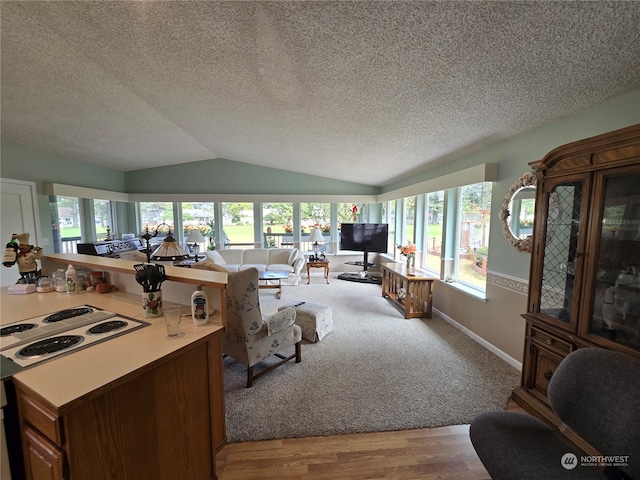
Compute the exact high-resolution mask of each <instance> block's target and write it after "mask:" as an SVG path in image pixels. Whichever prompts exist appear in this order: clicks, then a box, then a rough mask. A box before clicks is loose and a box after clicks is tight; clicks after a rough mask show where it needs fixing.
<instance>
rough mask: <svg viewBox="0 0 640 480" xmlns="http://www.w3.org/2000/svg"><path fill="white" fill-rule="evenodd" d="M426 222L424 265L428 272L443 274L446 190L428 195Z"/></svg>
mask: <svg viewBox="0 0 640 480" xmlns="http://www.w3.org/2000/svg"><path fill="white" fill-rule="evenodd" d="M425 207H426V215H425V221H426V222H427V224H426V226H425V238H424V242H425V245H424V246H423V249H422V250H423V251H424V252H425V255H424V259H423V264H424V267H425V268H426V269H427V270H430V271H433V272H437V274H438V276H440V274H441V269H442V263H441V261H440V256H441V253H442V224H443V212H444V190H440V191H438V192H431V193H429V194H428V195H427V201H426V206H425Z"/></svg>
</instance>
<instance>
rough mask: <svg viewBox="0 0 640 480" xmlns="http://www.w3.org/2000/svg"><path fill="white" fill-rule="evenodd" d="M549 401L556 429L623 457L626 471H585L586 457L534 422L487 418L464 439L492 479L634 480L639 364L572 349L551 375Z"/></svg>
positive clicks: (638, 466) (639, 456)
mask: <svg viewBox="0 0 640 480" xmlns="http://www.w3.org/2000/svg"><path fill="white" fill-rule="evenodd" d="M547 395H548V398H549V402H550V404H551V407H552V409H553V411H554V413H555V415H557V417H558V418H559V419H560V420H561V421H562V422H564V423H565V424H566V425H568V426H569V427H570V428H571V429H573V430H574V431H575V432H576V433H577V434H578V435H580V437H582V438H583V439H584V440H585V441H587V442H588V443H589V444H590V445H591V446H592V447H594V448H595V449H596V450H597V451H598V452H599V453H600V454H601V455H612V456H623V457H624V456H628V457H627V458H626V459H623V461H622V462H619V463H625V464H626V465H625V466H609V467H606V468H604V469H603V468H600V467H596V466H588V465H586V464H585V463H587V462H582V461H581V460H582V459H581V455H585V453H583V452H580V451H579V450H578V449H577V448H575V447H574V446H572V445H571V444H570V443H568V442H566V441H565V440H564V439H563V438H561V437H560V435H559V434H557V433H556V430H554V429H553V428H551V427H550V426H548V425H547V424H546V423H544V422H543V421H541V420H539V419H537V418H536V417H533V416H532V415H528V414H526V413H521V412H512V411H499V412H489V413H484V414H482V415H479V416H478V417H476V418H475V419H474V420H473V421H472V422H471V427H470V429H469V434H470V436H471V442H472V443H473V446H474V448H475V449H476V452H477V453H478V456H479V457H480V460H482V463H483V464H484V466H485V468H486V469H487V471H488V472H489V474H490V475H491V478H492V479H494V480H527V479H531V480H543V479H544V480H547V479H548V480H562V479H591V478H597V479H603V478H615V479H629V478H631V479H636V480H638V479H640V360H638V359H636V358H632V357H630V356H628V355H625V354H623V353H619V352H613V351H609V350H605V349H600V348H583V349H579V350H576V351H574V352H572V353H570V354H569V355H568V356H567V357H566V358H565V359H564V360H563V361H562V362H561V363H560V365H559V366H558V368H557V369H556V371H555V372H554V374H553V377H552V378H551V381H550V382H549V388H548V392H547ZM567 453H573V454H574V455H575V459H574V458H573V457H571V456H568V459H567V456H565V454H567ZM563 456H564V457H563ZM585 460H586V459H585ZM618 460H620V459H618ZM570 467H573V468H570Z"/></svg>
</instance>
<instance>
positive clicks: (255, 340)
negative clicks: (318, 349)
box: [223, 268, 302, 388]
mask: <svg viewBox="0 0 640 480" xmlns="http://www.w3.org/2000/svg"><path fill="white" fill-rule="evenodd" d="M226 309H227V325H226V328H225V334H224V344H223V352H224V354H225V355H226V356H229V357H231V358H233V359H235V360H237V361H238V362H242V363H244V364H245V365H246V366H247V388H249V387H251V385H252V384H253V381H254V380H255V379H257V378H259V377H261V376H262V375H264V374H265V373H267V372H269V371H271V370H273V369H274V368H277V367H279V366H280V365H282V364H284V363H286V362H288V361H289V360H291V359H293V358H295V359H296V363H300V361H301V360H302V354H301V352H300V344H301V341H302V330H301V329H300V327H299V326H298V325H295V324H294V322H295V319H296V311H295V309H293V308H286V309H284V310H281V311H279V312H277V313H275V314H274V315H271V316H269V317H263V316H262V313H261V312H260V298H259V295H258V270H257V269H256V268H249V269H247V270H242V271H239V272H234V273H229V281H228V285H227V293H226ZM294 346H295V353H293V354H291V355H289V356H285V355H283V354H282V353H280V352H282V351H283V350H286V349H288V348H291V347H294ZM270 355H275V356H277V357H278V358H280V361H279V362H277V363H275V364H273V365H271V366H270V367H268V368H266V369H264V370H262V371H261V372H259V373H257V374H254V371H253V367H254V366H255V365H256V364H258V363H259V362H261V361H262V360H264V359H265V358H267V357H269V356H270Z"/></svg>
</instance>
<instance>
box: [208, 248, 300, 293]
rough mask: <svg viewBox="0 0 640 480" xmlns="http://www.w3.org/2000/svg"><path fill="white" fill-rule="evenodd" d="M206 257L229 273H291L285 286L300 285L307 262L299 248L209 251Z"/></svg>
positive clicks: (284, 282)
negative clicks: (248, 270) (247, 271)
mask: <svg viewBox="0 0 640 480" xmlns="http://www.w3.org/2000/svg"><path fill="white" fill-rule="evenodd" d="M205 255H206V256H207V259H206V262H212V263H215V264H216V265H218V266H221V267H223V268H224V269H225V270H227V271H228V272H237V271H239V270H245V269H247V268H257V269H258V271H260V272H264V271H275V270H279V271H286V272H289V278H288V279H286V280H283V281H282V284H283V285H299V284H300V281H301V279H302V271H303V269H304V266H305V262H306V260H305V258H304V255H303V254H302V252H301V251H300V250H298V249H297V248H247V249H245V250H239V249H228V250H213V251H207V252H206V253H205Z"/></svg>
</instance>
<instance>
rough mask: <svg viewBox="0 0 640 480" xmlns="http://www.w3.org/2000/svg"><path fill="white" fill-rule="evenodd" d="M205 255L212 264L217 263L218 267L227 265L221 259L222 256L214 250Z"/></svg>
mask: <svg viewBox="0 0 640 480" xmlns="http://www.w3.org/2000/svg"><path fill="white" fill-rule="evenodd" d="M206 255H207V258H208V259H210V260H211V261H212V262H213V263H217V264H218V265H224V264H225V263H227V262H225V261H224V258H222V255H220V254H219V253H218V252H216V251H215V250H208V251H207V252H206Z"/></svg>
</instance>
